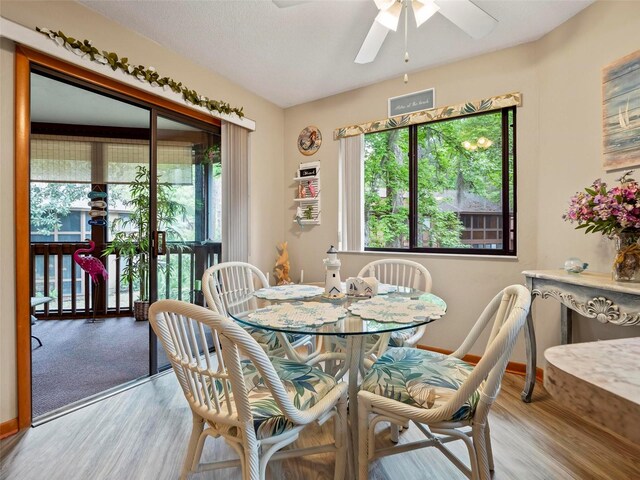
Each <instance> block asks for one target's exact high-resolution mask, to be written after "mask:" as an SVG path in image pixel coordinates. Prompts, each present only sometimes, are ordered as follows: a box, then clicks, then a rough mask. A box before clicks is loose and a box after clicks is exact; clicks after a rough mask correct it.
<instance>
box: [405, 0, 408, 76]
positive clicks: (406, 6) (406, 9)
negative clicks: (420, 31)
mask: <svg viewBox="0 0 640 480" xmlns="http://www.w3.org/2000/svg"><path fill="white" fill-rule="evenodd" d="M408 18H409V2H408V1H405V2H404V63H409V49H408V47H407V45H408V41H407V38H408V33H409V21H408ZM408 82H409V75H408V74H406V73H405V74H404V83H408Z"/></svg>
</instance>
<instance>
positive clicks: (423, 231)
mask: <svg viewBox="0 0 640 480" xmlns="http://www.w3.org/2000/svg"><path fill="white" fill-rule="evenodd" d="M514 139H515V107H509V108H504V109H502V110H494V111H491V112H487V113H481V114H474V115H467V116H463V117H456V118H453V119H450V120H440V121H437V122H431V123H425V124H421V125H411V126H409V127H405V128H397V129H394V130H387V131H383V132H376V133H369V134H367V135H365V137H364V143H365V145H364V197H365V198H364V219H365V228H364V233H365V241H364V246H365V250H374V251H375V250H382V251H413V252H442V253H474V254H494V255H495V254H498V255H515V252H516V248H515V140H514ZM504 226H506V227H507V229H506V230H505V228H504Z"/></svg>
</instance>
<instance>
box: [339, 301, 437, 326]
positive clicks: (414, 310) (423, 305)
mask: <svg viewBox="0 0 640 480" xmlns="http://www.w3.org/2000/svg"><path fill="white" fill-rule="evenodd" d="M438 303H440V302H438ZM349 310H350V311H351V313H353V314H354V315H358V316H360V317H362V318H364V319H365V320H375V321H376V322H393V323H414V322H419V321H421V320H425V319H427V318H431V319H437V318H440V317H441V316H443V315H444V314H445V309H444V308H443V306H442V305H438V304H437V303H434V302H431V301H428V300H426V299H425V300H421V299H409V298H405V297H389V296H386V297H373V298H371V299H369V300H361V301H360V302H357V303H354V304H352V305H351V306H349Z"/></svg>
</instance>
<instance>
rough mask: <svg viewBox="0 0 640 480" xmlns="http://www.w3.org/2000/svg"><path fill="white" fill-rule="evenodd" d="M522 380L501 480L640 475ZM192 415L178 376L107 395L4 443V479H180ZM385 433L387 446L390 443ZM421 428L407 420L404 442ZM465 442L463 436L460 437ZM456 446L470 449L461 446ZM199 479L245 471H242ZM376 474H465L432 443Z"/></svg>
mask: <svg viewBox="0 0 640 480" xmlns="http://www.w3.org/2000/svg"><path fill="white" fill-rule="evenodd" d="M522 385H523V379H522V378H521V377H517V376H514V375H509V374H508V375H506V377H505V380H504V382H503V388H502V391H501V393H500V396H499V398H498V400H497V403H496V404H495V405H494V408H493V410H492V412H491V416H490V419H491V428H492V438H493V448H494V456H495V460H496V473H495V476H494V479H495V480H516V479H517V480H537V479H540V480H564V479H580V480H589V479H598V480H600V479H603V480H604V479H611V480H626V479H640V447H638V446H633V445H631V444H630V443H629V442H626V441H625V440H623V439H620V438H618V437H617V436H615V435H613V434H611V433H607V432H605V431H604V430H601V429H600V428H598V427H597V426H594V425H591V424H589V423H587V422H585V420H584V419H582V418H581V417H580V416H579V415H576V414H575V413H573V412H572V411H571V410H570V409H567V408H564V407H563V406H561V405H559V404H558V403H556V402H555V401H554V400H553V399H552V398H551V397H550V396H549V395H548V394H547V393H546V392H545V391H544V389H543V388H542V386H541V385H538V386H537V387H536V391H535V393H534V402H533V403H531V404H524V403H522V402H521V401H520V390H521V389H522ZM190 426H191V416H190V413H189V410H188V407H187V404H186V401H185V400H184V398H183V395H182V392H181V391H180V388H179V386H178V383H177V381H176V379H175V377H174V375H173V374H169V375H163V376H160V377H159V378H157V379H154V380H153V381H151V382H149V383H146V384H144V385H141V386H139V387H136V388H134V389H131V390H128V391H125V392H123V393H121V394H119V395H116V396H114V397H111V398H108V399H105V400H103V401H101V402H98V403H96V404H94V405H91V406H88V407H86V408H84V409H81V410H79V411H76V412H74V413H71V414H69V415H67V416H64V417H62V418H59V419H56V420H54V421H51V422H49V423H47V424H44V425H41V426H39V427H36V428H32V429H30V430H28V431H26V432H24V433H22V434H20V435H15V436H13V437H11V438H9V439H5V440H3V441H2V442H0V467H1V473H0V479H2V480H10V479H11V480H13V479H15V480H40V479H46V480H63V479H64V480H75V479H83V480H84V479H92V480H103V479H109V480H111V479H113V480H138V479H141V480H146V479H149V480H156V479H176V478H178V474H179V471H180V465H181V463H182V458H183V454H184V449H185V446H186V441H187V438H188V435H189V429H190ZM330 432H331V425H330V424H328V425H325V426H323V427H322V428H320V427H314V428H313V429H312V430H311V431H307V432H306V434H304V435H303V437H302V438H301V439H300V440H299V443H300V444H301V445H305V446H307V445H312V444H317V443H320V442H322V441H323V437H325V436H327V435H330ZM386 433H387V432H386V431H382V432H381V434H380V439H379V442H380V444H387V443H388V442H389V441H388V439H387V435H386ZM418 436H419V432H417V429H415V427H414V428H410V429H409V430H408V431H406V432H404V433H403V434H402V435H401V441H410V440H412V439H416V438H418ZM458 443H459V442H458ZM455 447H457V448H456V452H458V453H459V452H462V451H463V447H462V446H461V445H460V446H457V445H456V446H455ZM232 456H233V453H232V451H231V449H230V448H228V447H227V446H226V444H225V443H224V441H222V440H220V439H218V440H213V439H210V440H207V443H206V444H205V453H204V460H205V461H213V460H214V459H222V458H231V457H232ZM267 477H268V478H270V479H274V480H275V479H278V480H280V479H282V480H324V479H332V478H333V455H332V454H324V455H316V456H310V457H305V458H298V459H292V460H286V461H281V462H271V463H270V467H269V469H268V473H267ZM193 478H194V479H203V480H204V479H214V478H215V479H216V480H218V479H219V480H226V479H229V480H231V479H239V478H240V471H239V470H238V469H228V470H219V471H217V472H206V473H202V474H199V475H194V476H193ZM370 478H371V479H372V480H398V479H400V480H413V479H416V480H417V479H426V478H428V479H437V480H457V479H464V478H465V477H464V476H463V475H462V474H461V473H460V472H459V471H458V470H456V469H455V468H454V467H453V466H452V465H451V464H450V463H449V462H448V461H447V460H446V459H445V458H444V456H443V455H442V454H441V453H439V452H438V451H436V450H435V449H423V450H418V451H415V452H410V453H404V454H399V455H396V456H392V457H386V458H384V459H382V460H379V461H376V462H375V463H374V464H373V465H372V466H371V469H370Z"/></svg>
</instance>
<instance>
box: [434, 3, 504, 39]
mask: <svg viewBox="0 0 640 480" xmlns="http://www.w3.org/2000/svg"><path fill="white" fill-rule="evenodd" d="M436 3H437V4H438V6H439V7H440V13H441V14H442V15H444V16H445V17H446V18H447V19H448V20H449V21H451V22H452V23H454V24H455V25H457V26H458V27H459V28H460V29H461V30H463V31H464V32H465V33H466V34H467V35H469V36H470V37H473V38H482V37H485V36H486V35H488V34H489V33H490V32H491V31H492V30H493V29H494V28H495V26H496V25H497V23H498V21H497V20H496V19H495V18H493V17H492V16H491V15H489V14H488V13H487V12H485V11H484V10H482V9H481V8H480V7H478V6H477V5H474V4H473V3H472V2H470V1H469V0H437V1H436Z"/></svg>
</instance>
